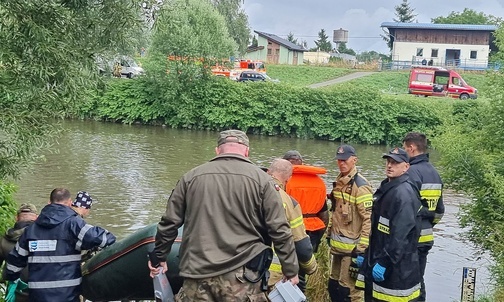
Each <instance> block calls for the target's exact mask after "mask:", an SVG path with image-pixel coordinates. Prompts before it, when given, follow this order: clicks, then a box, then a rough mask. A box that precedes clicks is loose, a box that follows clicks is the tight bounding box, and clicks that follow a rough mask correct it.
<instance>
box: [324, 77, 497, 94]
mask: <svg viewBox="0 0 504 302" xmlns="http://www.w3.org/2000/svg"><path fill="white" fill-rule="evenodd" d="M460 75H461V76H462V78H463V79H464V80H465V81H466V82H467V84H468V85H471V86H473V87H476V88H477V89H478V94H479V96H478V97H479V98H486V97H488V96H487V95H486V94H485V92H486V90H487V84H486V79H487V75H486V73H474V72H466V73H461V74H460ZM408 78H409V71H381V72H377V73H375V74H372V75H369V76H365V77H362V78H358V79H355V80H352V81H348V82H344V83H340V84H335V85H332V86H327V87H324V88H320V89H327V90H331V89H335V88H336V87H339V85H351V86H352V87H355V88H358V89H372V90H375V91H380V92H382V93H384V94H407V93H408Z"/></svg>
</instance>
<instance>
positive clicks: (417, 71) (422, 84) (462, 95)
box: [408, 65, 478, 100]
mask: <svg viewBox="0 0 504 302" xmlns="http://www.w3.org/2000/svg"><path fill="white" fill-rule="evenodd" d="M408 92H409V93H410V94H415V95H423V96H426V97H427V96H441V97H451V98H459V99H461V100H467V99H469V98H471V99H476V98H477V97H478V90H477V89H476V88H474V87H472V86H469V85H467V83H466V82H465V81H464V79H463V78H462V77H461V76H460V75H459V74H458V73H457V72H455V71H454V70H450V69H445V68H443V67H437V66H424V65H422V66H412V67H411V72H410V77H409V86H408Z"/></svg>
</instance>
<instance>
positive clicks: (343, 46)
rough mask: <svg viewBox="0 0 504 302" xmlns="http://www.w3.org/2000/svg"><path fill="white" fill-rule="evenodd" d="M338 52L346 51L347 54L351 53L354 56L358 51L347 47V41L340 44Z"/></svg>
mask: <svg viewBox="0 0 504 302" xmlns="http://www.w3.org/2000/svg"><path fill="white" fill-rule="evenodd" d="M338 52H339V53H346V54H349V55H352V56H355V55H356V53H355V51H354V50H353V49H351V48H347V46H346V43H345V42H342V43H339V44H338Z"/></svg>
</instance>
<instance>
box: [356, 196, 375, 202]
mask: <svg viewBox="0 0 504 302" xmlns="http://www.w3.org/2000/svg"><path fill="white" fill-rule="evenodd" d="M366 201H371V204H372V203H373V194H364V195H361V196H359V197H357V204H359V203H363V202H366Z"/></svg>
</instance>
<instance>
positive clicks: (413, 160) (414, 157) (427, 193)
mask: <svg viewBox="0 0 504 302" xmlns="http://www.w3.org/2000/svg"><path fill="white" fill-rule="evenodd" d="M403 148H404V150H406V152H407V153H408V155H409V157H410V160H409V163H410V168H409V170H408V173H409V175H410V178H411V179H412V180H413V181H414V182H415V183H416V184H417V187H418V189H419V190H420V197H421V200H422V205H423V207H422V210H421V211H420V216H421V217H422V230H421V232H420V238H419V239H418V256H419V260H420V276H421V277H422V288H421V290H420V298H419V299H418V301H419V302H420V301H426V291H425V282H424V279H423V276H424V274H425V266H426V265H427V255H428V254H429V250H430V249H431V248H432V246H433V245H434V231H433V228H434V226H435V225H436V224H437V223H438V222H439V221H440V220H441V218H442V217H443V215H444V211H445V208H444V204H443V194H442V189H443V183H442V181H441V177H440V176H439V173H438V172H437V171H436V168H434V166H432V164H431V163H430V162H429V154H428V153H425V152H426V151H427V137H426V136H425V134H423V133H419V132H410V133H408V134H406V136H405V137H404V139H403Z"/></svg>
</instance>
